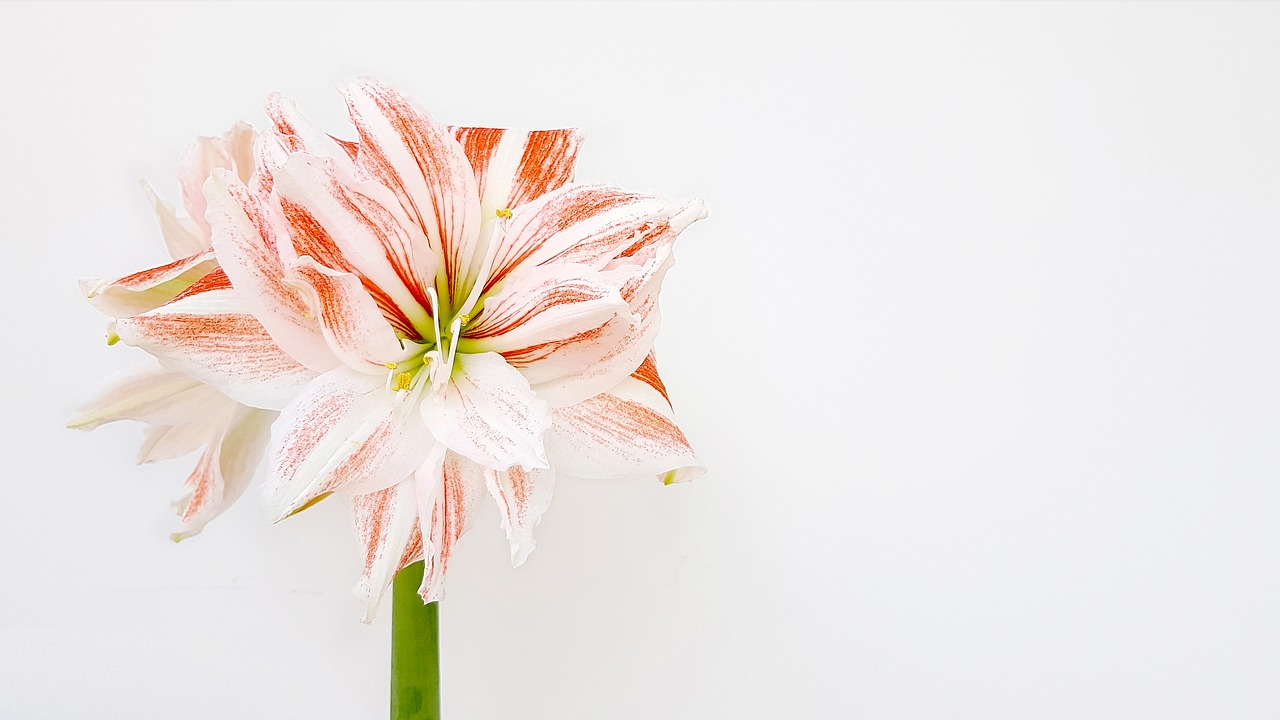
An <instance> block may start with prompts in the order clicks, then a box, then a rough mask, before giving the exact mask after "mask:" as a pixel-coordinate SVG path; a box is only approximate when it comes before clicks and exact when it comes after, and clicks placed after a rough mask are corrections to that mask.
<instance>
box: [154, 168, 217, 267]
mask: <svg viewBox="0 0 1280 720" xmlns="http://www.w3.org/2000/svg"><path fill="white" fill-rule="evenodd" d="M141 185H142V192H144V193H146V195H147V201H148V202H150V203H151V208H152V210H153V211H154V212H155V214H156V221H157V222H158V223H159V224H160V235H161V236H162V237H164V244H165V247H166V248H168V250H169V257H171V258H173V259H174V260H181V259H182V258H185V257H189V256H191V255H195V254H196V253H199V252H203V251H205V250H208V249H209V248H210V245H209V235H208V234H207V233H206V232H204V231H203V230H201V228H200V226H198V225H196V223H195V222H194V221H193V220H192V219H191V218H185V217H178V213H177V212H175V211H174V209H173V205H170V204H169V203H167V202H165V201H164V200H161V199H160V196H159V195H157V194H156V191H155V190H154V189H153V188H152V187H151V185H150V183H148V182H146V181H145V180H144V181H142V183H141Z"/></svg>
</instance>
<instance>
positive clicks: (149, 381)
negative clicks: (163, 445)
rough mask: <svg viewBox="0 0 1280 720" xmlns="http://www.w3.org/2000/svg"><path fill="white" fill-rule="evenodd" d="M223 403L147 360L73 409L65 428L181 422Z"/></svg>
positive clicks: (186, 377)
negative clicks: (134, 421)
mask: <svg viewBox="0 0 1280 720" xmlns="http://www.w3.org/2000/svg"><path fill="white" fill-rule="evenodd" d="M225 402H227V398H226V396H225V395H223V394H222V393H219V392H218V391H217V390H214V389H213V388H211V387H208V386H207V385H204V384H202V383H201V382H200V381H199V380H196V379H195V378H193V377H191V376H190V375H187V374H185V373H181V372H178V371H176V370H170V369H167V368H165V367H162V366H161V365H159V364H158V363H156V362H155V361H154V360H150V359H148V360H147V361H146V362H144V363H142V364H141V365H138V366H136V367H133V368H129V369H128V370H125V371H124V372H122V373H120V374H118V375H116V376H115V377H113V378H112V379H111V380H109V381H108V382H107V383H106V385H105V386H104V387H103V388H102V389H101V390H99V391H98V393H97V394H96V395H94V396H93V397H92V398H90V399H89V400H88V401H86V402H85V403H84V404H83V405H81V406H80V407H79V408H78V409H77V410H76V412H75V415H74V416H73V417H72V418H71V421H70V422H69V423H67V427H71V428H77V429H80V430H92V429H94V428H96V427H98V426H99V425H102V424H105V423H109V422H116V421H117V420H138V421H141V422H146V423H151V424H153V425H183V424H186V423H189V422H192V421H193V420H196V419H198V418H200V417H202V416H204V415H209V414H212V413H214V412H216V411H217V410H218V408H221V407H223V406H224V403H225Z"/></svg>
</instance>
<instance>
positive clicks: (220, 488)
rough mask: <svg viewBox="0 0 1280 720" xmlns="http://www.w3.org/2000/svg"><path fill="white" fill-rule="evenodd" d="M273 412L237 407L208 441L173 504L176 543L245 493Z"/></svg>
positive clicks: (193, 533) (273, 415)
mask: <svg viewBox="0 0 1280 720" xmlns="http://www.w3.org/2000/svg"><path fill="white" fill-rule="evenodd" d="M275 417H276V413H274V412H271V411H268V410H257V409H254V408H249V407H244V406H241V407H239V408H238V409H237V410H236V411H235V412H234V413H233V414H232V415H231V416H230V417H229V418H228V420H227V421H226V422H225V423H224V426H223V428H222V429H221V431H220V432H219V433H217V435H216V436H215V437H214V439H213V441H212V442H210V443H209V446H208V448H207V449H206V450H205V452H204V454H203V455H202V456H201V457H200V461H199V462H198V463H197V464H196V467H195V469H194V470H193V471H192V472H191V475H190V476H189V477H188V478H187V483H186V489H187V494H186V496H185V497H183V499H182V500H180V501H178V502H177V503H176V504H175V507H176V508H177V510H178V515H179V517H180V518H181V519H182V528H181V529H180V530H178V531H177V532H175V533H173V535H172V536H171V538H172V539H173V540H174V541H175V542H177V541H180V540H185V539H186V538H189V537H191V536H193V535H197V534H199V533H200V531H201V530H203V529H204V527H205V525H207V524H208V523H209V521H211V520H213V519H214V518H215V517H217V516H218V515H221V514H222V513H223V511H225V510H226V509H227V508H229V507H231V504H232V503H234V502H235V501H236V500H238V499H239V498H240V496H241V495H243V494H244V491H245V488H247V487H248V486H249V483H250V482H252V480H253V476H254V475H255V474H256V472H257V469H258V465H259V464H260V463H261V462H262V455H263V452H264V450H265V449H266V446H267V439H268V438H269V437H270V430H271V421H272V420H274V419H275Z"/></svg>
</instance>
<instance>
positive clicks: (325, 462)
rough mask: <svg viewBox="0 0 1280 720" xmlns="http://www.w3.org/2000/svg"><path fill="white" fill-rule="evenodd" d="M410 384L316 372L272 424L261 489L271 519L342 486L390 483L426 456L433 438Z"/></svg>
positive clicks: (368, 488) (359, 488)
mask: <svg viewBox="0 0 1280 720" xmlns="http://www.w3.org/2000/svg"><path fill="white" fill-rule="evenodd" d="M414 404H415V400H414V397H413V395H412V394H411V393H410V391H407V390H401V391H398V392H396V391H391V390H389V389H387V387H386V385H385V382H384V380H383V379H381V378H378V377H375V376H372V375H365V374H361V373H357V372H354V371H352V370H350V369H348V368H338V369H336V370H331V371H329V372H327V373H325V374H324V375H321V376H320V377H318V378H316V380H315V381H314V382H313V383H311V384H310V385H309V386H307V388H306V389H305V390H304V391H303V392H302V393H301V394H300V395H299V396H298V398H297V399H296V400H294V402H292V403H291V404H290V405H289V406H288V407H286V408H285V409H284V411H283V412H281V414H280V419H279V420H278V421H277V422H276V424H275V426H274V427H273V429H272V438H271V455H270V463H269V474H268V477H267V482H266V486H265V488H264V490H265V492H266V495H267V502H268V510H269V512H270V513H271V516H272V518H274V519H276V520H280V519H283V518H285V517H287V516H289V515H290V514H292V513H294V512H296V511H298V510H300V509H302V508H304V507H306V506H308V505H309V504H311V503H313V502H316V501H318V500H319V499H322V498H323V497H325V496H327V495H329V494H331V493H334V492H338V491H345V492H356V493H367V492H372V491H374V490H379V489H381V488H385V487H387V486H389V485H392V484H394V483H396V482H398V481H399V480H401V479H403V478H404V477H405V476H406V475H408V474H409V473H410V472H411V471H412V470H413V468H415V467H417V466H418V465H419V464H420V463H421V462H422V460H423V458H424V457H425V455H426V452H427V450H428V447H429V445H430V438H429V437H428V435H427V432H426V429H425V428H424V427H423V424H422V420H421V419H420V417H419V414H418V413H417V412H414V409H415V408H414Z"/></svg>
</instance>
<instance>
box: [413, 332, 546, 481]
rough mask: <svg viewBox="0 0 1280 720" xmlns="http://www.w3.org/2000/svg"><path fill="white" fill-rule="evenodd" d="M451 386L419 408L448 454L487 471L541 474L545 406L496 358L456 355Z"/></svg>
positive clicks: (490, 353)
mask: <svg viewBox="0 0 1280 720" xmlns="http://www.w3.org/2000/svg"><path fill="white" fill-rule="evenodd" d="M456 363H457V364H456V366H455V367H454V371H453V378H452V381H451V382H449V384H448V385H446V386H445V387H444V388H442V389H441V390H440V391H439V392H438V393H436V394H434V395H432V396H430V397H428V398H426V399H425V400H423V402H422V415H423V418H424V419H425V420H426V423H427V428H428V429H430V430H431V434H432V435H433V436H434V437H435V438H436V439H437V440H439V441H440V442H442V443H444V444H445V445H446V446H447V447H448V448H449V449H450V450H453V451H454V452H456V453H458V454H459V455H462V456H464V457H467V458H469V459H471V460H473V461H474V462H477V463H479V464H481V465H483V466H485V467H490V468H494V469H499V470H505V469H507V468H509V467H511V466H512V465H521V466H524V467H540V468H545V467H548V465H547V456H546V452H545V451H544V449H543V447H542V435H543V433H544V432H546V429H547V428H548V427H549V426H550V422H551V420H550V415H549V414H548V408H547V404H546V403H545V402H543V401H542V400H540V399H538V397H537V396H536V395H534V394H533V391H532V390H530V389H529V381H528V380H526V379H525V377H524V376H523V375H521V374H520V372H519V371H518V370H516V369H515V368H513V367H511V366H510V365H508V364H507V361H506V360H504V359H502V356H501V355H499V354H497V353H492V352H487V353H479V354H474V355H472V354H460V355H458V357H457V360H456Z"/></svg>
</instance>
